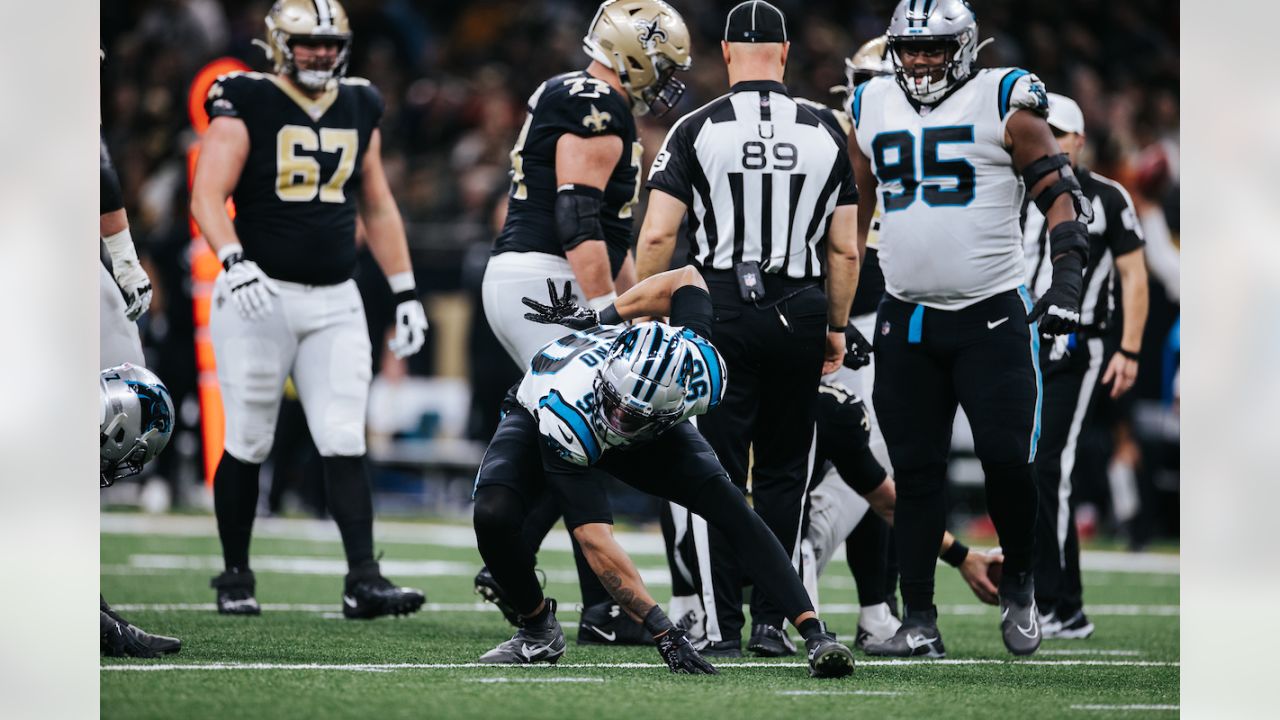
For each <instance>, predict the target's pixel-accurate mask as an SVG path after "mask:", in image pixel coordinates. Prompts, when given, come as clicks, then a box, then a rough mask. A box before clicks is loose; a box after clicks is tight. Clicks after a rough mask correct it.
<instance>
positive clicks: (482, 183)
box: [101, 0, 1179, 542]
mask: <svg viewBox="0 0 1280 720" xmlns="http://www.w3.org/2000/svg"><path fill="white" fill-rule="evenodd" d="M774 2H775V4H777V5H778V6H779V7H780V8H781V9H782V10H783V11H785V12H786V14H787V17H788V19H789V20H790V23H791V27H789V28H788V30H789V32H790V35H791V38H792V47H791V51H790V58H789V63H788V70H787V76H786V79H787V84H788V85H789V87H790V88H791V90H792V92H793V93H794V94H796V95H800V96H804V97H808V98H810V99H812V100H816V101H819V102H826V103H829V104H832V105H839V104H840V102H841V101H842V99H843V97H842V95H840V94H838V93H833V88H838V87H839V86H842V85H843V84H844V82H845V79H844V63H843V59H844V58H845V57H848V56H849V55H851V54H852V53H853V51H854V50H856V49H857V47H858V46H859V45H861V44H862V43H863V42H865V41H867V40H869V39H871V38H873V37H875V36H877V35H879V34H881V33H883V32H884V29H885V27H886V25H887V23H888V18H889V15H890V12H891V11H892V8H893V5H894V2H893V1H892V0H865V1H862V2H857V1H855V0H774ZM596 4H597V3H596V2H595V0H536V1H535V0H471V1H470V2H465V3H462V2H437V1H434V0H344V5H345V7H346V9H347V11H348V14H349V16H350V19H351V26H352V30H353V32H354V36H355V40H354V45H353V48H352V54H351V63H350V71H349V72H350V74H352V75H356V76H361V77H365V78H368V79H369V80H370V81H372V83H373V84H374V85H375V86H377V87H378V88H379V90H381V92H382V95H383V97H384V98H385V101H386V114H385V115H384V118H383V121H382V133H383V154H384V164H385V166H386V169H387V174H388V178H389V180H390V182H391V187H392V190H393V192H394V193H395V195H396V198H397V200H398V201H399V203H400V205H401V210H402V213H403V215H404V218H405V221H406V226H407V230H408V237H409V243H410V247H411V249H412V252H413V258H414V265H415V271H416V274H417V277H418V286H419V287H420V288H422V289H423V291H424V293H425V295H426V297H424V300H425V301H426V304H427V308H428V312H429V313H430V314H431V315H432V317H431V321H432V324H433V332H432V336H431V337H432V340H429V342H435V343H437V344H440V343H448V346H447V347H436V348H434V349H431V350H430V351H428V352H425V353H423V354H422V355H420V356H417V358H418V359H415V360H414V361H413V364H412V365H411V366H409V367H407V368H406V367H403V366H398V365H396V364H395V362H394V361H393V360H392V359H391V358H389V357H377V356H375V370H376V371H379V372H381V373H383V374H388V373H389V374H391V375H393V376H395V377H400V376H403V375H405V374H406V373H408V374H410V375H417V376H433V375H438V374H445V375H462V376H464V379H465V380H467V381H469V382H470V386H471V388H472V390H473V393H472V394H473V397H474V398H475V399H474V400H473V407H474V408H476V411H475V412H473V413H472V415H473V418H472V420H471V422H470V423H469V424H468V427H469V430H468V433H469V434H470V435H471V437H472V438H473V439H476V440H485V439H487V437H486V432H488V431H489V430H490V429H491V427H492V423H491V422H490V421H489V420H488V419H487V414H486V412H485V410H484V408H488V407H491V406H492V405H491V403H493V402H494V401H493V399H492V398H493V395H494V393H495V392H496V393H497V395H498V397H500V395H501V392H503V391H505V389H506V387H507V386H508V385H509V384H510V382H512V381H513V380H514V377H515V373H514V368H509V367H506V365H509V363H508V362H507V358H506V356H505V354H504V353H502V352H501V350H499V349H497V348H496V345H495V344H493V342H494V341H493V340H492V339H491V338H490V337H488V329H487V326H486V325H485V322H484V319H483V317H482V313H481V312H480V311H479V307H478V305H479V304H478V302H472V301H471V300H470V298H472V293H475V297H477V298H478V286H479V279H480V277H481V275H482V273H483V267H484V261H485V258H486V257H487V253H488V248H489V245H490V243H491V241H492V238H493V236H494V234H495V223H497V222H498V221H499V219H500V217H501V214H502V211H503V210H504V209H505V196H506V192H507V182H508V175H507V172H508V170H509V158H508V153H509V152H510V150H511V146H512V144H513V143H514V140H515V137H516V134H517V132H518V131H519V128H520V124H521V122H522V121H523V116H524V105H525V102H526V99H527V98H528V96H529V95H530V94H531V93H532V92H533V90H534V89H535V88H536V87H537V86H538V84H539V83H541V82H542V81H543V80H544V79H546V78H547V77H550V76H551V75H554V74H557V73H561V72H565V71H568V70H572V69H578V68H582V67H585V66H586V65H587V63H588V60H587V58H586V57H585V55H583V53H582V51H581V38H582V36H583V34H584V32H585V30H586V27H587V23H588V22H589V21H590V19H591V17H592V14H593V13H594V11H595V8H596ZM672 4H673V5H674V6H675V7H676V9H678V10H679V11H680V12H681V13H682V14H683V15H684V17H685V19H686V21H687V22H688V24H689V26H690V30H691V31H692V33H693V37H694V47H693V58H694V61H693V69H692V70H691V71H690V72H689V73H687V74H686V75H685V76H683V79H684V80H685V82H686V84H687V85H688V86H689V90H688V92H687V94H686V95H685V98H684V100H683V101H682V102H681V104H680V105H679V106H677V108H676V109H675V110H674V111H672V113H671V114H670V115H668V116H667V117H665V118H660V119H653V118H645V119H642V121H641V123H640V127H641V136H642V138H641V139H642V141H643V143H644V146H645V148H646V159H645V166H646V167H647V163H648V160H649V159H651V158H652V154H653V153H654V152H655V151H656V149H657V148H658V147H659V146H660V144H661V142H662V138H663V136H664V134H665V132H666V128H667V127H669V126H670V124H671V123H672V122H674V121H675V120H676V119H677V118H678V117H679V116H680V115H682V114H683V113H685V112H688V111H690V110H692V109H694V108H696V107H698V106H699V105H701V104H702V103H704V102H707V101H708V100H711V99H713V98H715V97H717V96H719V95H721V94H723V93H724V91H725V90H726V75H725V70H724V66H723V62H722V61H721V58H720V44H719V38H720V34H721V33H722V29H723V24H724V18H725V14H726V12H727V11H728V9H729V8H730V7H732V6H733V5H734V4H736V2H735V1H734V0H714V1H711V0H696V1H695V0H685V1H684V2H681V0H674V2H673V3H672ZM971 4H972V5H973V6H974V8H975V10H976V12H977V15H978V27H979V31H980V36H981V37H983V38H988V37H990V38H993V39H994V42H993V43H991V44H990V45H988V46H987V47H986V48H984V49H983V50H982V52H981V53H980V54H979V64H980V65H982V66H1018V67H1023V68H1027V69H1029V70H1031V71H1033V72H1035V73H1037V74H1038V75H1039V76H1040V77H1041V79H1043V80H1044V81H1045V84H1046V85H1047V87H1048V89H1049V90H1051V91H1054V92H1060V93H1063V94H1066V95H1069V96H1071V97H1073V98H1074V99H1075V100H1076V101H1077V102H1078V103H1079V104H1080V106H1081V108H1082V109H1083V111H1084V114H1085V119H1086V125H1087V133H1088V138H1089V150H1088V153H1087V156H1086V157H1087V158H1088V160H1087V162H1086V164H1087V165H1089V166H1090V167H1092V168H1093V169H1095V170H1096V171H1098V172H1100V173H1103V174H1105V175H1107V176H1110V177H1113V178H1115V179H1117V180H1119V181H1120V182H1122V183H1123V184H1124V185H1125V186H1126V187H1127V188H1128V189H1129V190H1130V193H1131V194H1132V195H1133V197H1134V201H1135V203H1136V205H1137V206H1138V210H1139V215H1140V217H1141V221H1142V224H1143V228H1144V230H1145V231H1146V236H1147V240H1148V244H1149V245H1148V263H1149V267H1150V270H1151V274H1152V282H1151V286H1152V302H1151V307H1152V310H1151V318H1150V320H1149V321H1148V329H1147V337H1146V338H1145V341H1144V358H1143V362H1142V372H1141V373H1140V376H1139V381H1138V382H1139V385H1138V387H1137V388H1136V390H1135V392H1134V393H1133V395H1135V399H1134V400H1133V401H1131V403H1130V404H1129V405H1126V406H1124V407H1122V408H1119V409H1118V410H1117V411H1116V412H1110V413H1106V412H1104V413H1102V414H1101V415H1100V417H1103V418H1104V419H1105V422H1104V423H1103V424H1102V426H1101V427H1100V428H1099V430H1098V432H1099V433H1100V434H1099V442H1100V443H1101V444H1102V447H1101V449H1100V450H1099V453H1100V455H1099V457H1100V460H1099V463H1100V467H1101V468H1102V471H1101V474H1100V475H1099V478H1100V479H1099V481H1098V482H1099V484H1100V488H1102V489H1100V490H1099V492H1098V493H1097V495H1098V499H1097V501H1096V502H1098V503H1100V504H1101V505H1102V509H1103V510H1105V511H1106V514H1107V516H1109V517H1114V516H1115V515H1116V514H1117V513H1116V512H1113V509H1112V508H1110V505H1111V504H1113V501H1110V500H1108V499H1107V498H1109V497H1110V496H1111V495H1113V493H1110V492H1105V485H1106V484H1107V482H1108V480H1107V478H1108V477H1109V475H1108V473H1109V472H1110V471H1108V470H1107V467H1108V464H1109V463H1110V464H1114V463H1113V462H1112V461H1113V460H1114V458H1115V457H1117V456H1118V455H1123V454H1124V453H1125V452H1126V450H1125V448H1126V447H1129V445H1127V444H1126V443H1129V444H1131V445H1133V448H1132V451H1131V452H1130V454H1131V455H1132V456H1133V457H1132V458H1131V461H1130V462H1129V465H1130V467H1131V469H1133V471H1134V472H1139V473H1140V472H1144V470H1143V467H1144V464H1143V463H1142V462H1140V458H1141V457H1143V455H1142V452H1141V450H1144V449H1145V450H1146V451H1147V452H1149V453H1150V452H1160V453H1166V454H1167V453H1168V452H1169V450H1168V448H1167V447H1164V449H1159V450H1153V449H1146V448H1141V449H1140V448H1138V447H1137V445H1138V444H1140V442H1139V441H1140V440H1141V438H1143V437H1147V438H1151V437H1161V436H1162V435H1161V433H1163V435H1168V434H1169V432H1168V430H1167V428H1168V426H1169V423H1170V417H1172V418H1173V423H1174V431H1173V450H1172V457H1173V458H1174V459H1173V460H1172V461H1170V462H1173V463H1175V465H1174V470H1175V472H1176V455H1177V452H1176V450H1177V439H1176V413H1175V409H1176V387H1177V385H1176V367H1177V365H1176V345H1175V344H1174V343H1176V337H1177V336H1176V321H1177V317H1178V294H1179V283H1178V144H1179V139H1178V133H1179V126H1178V113H1179V110H1178V107H1179V67H1178V62H1179V50H1178V43H1179V20H1178V13H1177V6H1176V4H1175V5H1170V4H1169V3H1166V2H1162V1H1161V0H1130V1H1128V2H1124V3H1111V2H1106V1H1105V0H1076V1H1075V2H1069V3H1064V2H1048V1H1042V0H973V1H972V2H971ZM269 7H270V3H269V2H267V1H265V0H103V2H102V3H101V17H102V21H101V22H102V47H103V49H104V50H105V52H106V59H105V61H104V63H103V65H102V70H101V72H102V85H101V87H102V125H103V131H104V134H105V137H106V140H107V143H108V146H109V148H110V150H111V152H112V155H113V157H114V159H115V162H116V164H117V166H118V168H119V172H120V176H121V181H122V183H123V186H124V193H125V201H126V207H127V208H128V211H129V216H130V220H131V222H132V226H133V236H134V238H135V240H136V242H137V244H138V248H139V252H140V254H141V255H143V256H144V259H145V262H146V263H147V265H148V267H149V270H150V271H151V276H152V278H153V280H154V281H155V283H156V285H157V297H156V301H155V303H154V305H153V306H152V310H151V312H150V314H149V316H147V317H144V324H143V333H144V343H145V344H146V346H147V351H148V359H149V362H150V363H151V365H152V367H153V369H155V370H156V371H157V373H158V374H160V376H161V377H163V378H164V379H165V380H166V382H167V383H169V385H170V387H171V388H175V394H176V395H180V396H185V397H186V400H185V402H183V401H180V405H181V407H180V415H181V416H182V417H181V420H182V421H183V423H184V424H185V425H186V426H187V427H188V428H193V427H195V425H196V424H197V423H198V418H199V413H198V405H197V404H196V402H195V399H194V395H193V394H191V393H188V392H184V391H185V390H187V389H190V388H194V386H195V378H196V371H195V354H194V343H193V333H194V328H193V323H192V319H191V318H192V312H191V304H190V282H189V280H188V278H189V274H190V266H189V252H190V240H191V238H190V228H189V224H188V217H187V210H186V207H187V166H186V150H187V148H188V146H190V144H191V143H193V142H195V141H196V140H197V138H196V136H195V134H194V132H193V131H192V130H191V129H190V122H189V119H188V115H187V112H188V111H187V95H188V87H189V84H190V82H191V80H192V78H193V76H194V75H195V73H196V72H197V71H198V70H199V69H200V68H201V67H202V66H203V65H204V64H206V63H207V62H209V61H210V60H212V59H214V58H217V57H221V56H232V57H236V58H239V59H240V60H242V61H244V62H245V63H247V64H248V65H249V66H250V67H251V68H253V69H255V70H264V71H265V70H270V68H269V67H268V63H267V62H266V61H265V58H264V55H263V53H262V51H261V50H260V49H258V48H257V47H255V46H254V45H253V44H252V40H253V39H255V38H261V37H262V36H263V32H264V29H263V28H264V26H263V18H264V16H265V15H266V13H267V10H268V9H269ZM642 197H643V196H642ZM642 217H643V215H642V214H638V215H637V218H642ZM635 227H636V230H637V231H638V230H639V227H640V221H639V220H637V222H636V226H635ZM366 260H367V259H366ZM362 269H363V272H362V276H361V277H360V278H359V280H360V282H361V286H362V290H363V292H364V293H365V295H366V306H367V308H368V311H369V317H370V324H371V328H370V331H371V334H373V335H374V336H375V342H374V347H375V348H379V347H381V346H382V345H383V343H382V337H383V334H384V332H385V328H386V326H387V325H389V323H390V321H391V312H392V309H391V306H390V297H389V294H388V292H387V290H386V288H385V283H384V282H382V280H381V276H380V275H379V274H378V273H377V270H376V268H375V267H374V266H373V265H372V263H371V262H367V261H366V262H365V263H363V264H362ZM432 296H439V297H441V298H454V299H456V300H457V302H440V303H433V302H432ZM459 308H461V309H462V311H461V313H460V315H461V316H462V318H461V319H460V320H458V322H459V323H460V324H461V325H462V326H463V327H464V328H465V332H461V333H447V332H445V333H441V332H437V331H436V328H439V327H442V326H446V327H447V326H448V325H449V323H450V320H451V318H449V317H443V316H438V315H439V314H450V313H458V309H459ZM376 352H377V351H376V350H375V353H376ZM495 388H496V389H495ZM1102 394H1104V393H1099V395H1102ZM1143 403H1149V405H1147V406H1144V405H1143ZM1135 406H1136V408H1137V409H1135ZM1142 407H1151V408H1154V411H1153V412H1150V413H1147V415H1150V418H1154V419H1148V420H1143V419H1142V418H1144V417H1147V415H1144V414H1143V411H1142V409H1141V408H1142ZM1171 413H1175V414H1173V415H1172V416H1171ZM494 421H496V418H495V419H494ZM1144 422H1149V423H1156V425H1157V427H1156V429H1154V430H1152V429H1150V428H1147V429H1146V430H1144V426H1143V423H1144ZM1161 428H1164V429H1163V430H1161ZM1126 433H1127V434H1126ZM184 437H188V439H187V440H186V441H183V440H179V447H178V452H171V453H169V456H170V457H171V458H173V459H171V460H170V461H169V464H170V466H171V467H169V468H167V469H166V468H162V469H161V472H162V473H166V475H167V476H169V477H188V478H192V477H194V474H195V473H196V470H194V469H192V468H187V469H184V468H181V467H172V466H173V465H174V464H176V463H183V462H194V460H184V459H183V458H188V459H191V458H195V457H198V452H197V451H196V449H195V448H194V447H191V446H190V445H191V444H193V443H198V433H194V432H190V433H187V434H186V435H185V436H184ZM1135 438H1137V439H1135ZM183 442H186V443H187V445H188V447H186V448H185V449H184V448H183V447H181V443H183ZM1162 447H1163V446H1162ZM1153 464H1154V463H1146V464H1145V465H1148V466H1149V465H1153ZM1165 464H1167V463H1165ZM1112 470H1114V468H1113V469H1112ZM1173 490H1174V491H1175V492H1176V484H1175V486H1174V488H1173ZM1084 495H1085V497H1086V498H1088V496H1089V493H1088V492H1086V493H1085V494H1084ZM1174 497H1175V498H1176V495H1174ZM1173 508H1174V511H1173V513H1172V519H1170V518H1163V517H1156V518H1151V519H1150V520H1149V522H1150V523H1151V524H1152V528H1151V529H1150V530H1149V531H1136V533H1135V534H1136V535H1137V536H1138V540H1137V541H1138V542H1140V541H1141V537H1142V535H1143V534H1144V532H1146V534H1147V535H1152V534H1167V533H1169V532H1176V525H1172V526H1171V523H1174V522H1176V516H1177V513H1176V500H1175V501H1174V505H1173Z"/></svg>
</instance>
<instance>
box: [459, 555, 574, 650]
mask: <svg viewBox="0 0 1280 720" xmlns="http://www.w3.org/2000/svg"><path fill="white" fill-rule="evenodd" d="M475 582H476V593H478V594H479V595H480V597H482V598H484V599H485V600H487V601H488V602H491V603H493V604H494V605H497V606H498V610H500V611H502V617H504V618H506V619H507V622H509V623H511V624H512V625H514V626H516V627H520V613H518V612H516V609H515V608H514V607H512V605H511V603H509V602H507V597H506V595H504V594H503V592H502V588H501V587H500V586H499V585H498V581H497V580H494V579H493V573H490V572H489V568H487V567H482V568H480V572H478V573H476V580H475ZM579 635H581V633H579Z"/></svg>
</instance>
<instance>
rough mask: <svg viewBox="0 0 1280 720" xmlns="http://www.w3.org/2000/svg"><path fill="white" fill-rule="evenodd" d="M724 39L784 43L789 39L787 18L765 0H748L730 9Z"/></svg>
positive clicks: (744, 41) (725, 24)
mask: <svg viewBox="0 0 1280 720" xmlns="http://www.w3.org/2000/svg"><path fill="white" fill-rule="evenodd" d="M724 41H725V42H731V43H782V42H786V41H787V18H786V16H785V15H783V14H782V11H781V10H779V9H778V8H776V7H774V6H773V5H770V4H769V3H767V2H765V1H764V0H747V2H744V3H740V4H738V5H737V6H735V7H734V8H733V9H732V10H730V11H729V17H728V18H727V19H726V20H725V23H724Z"/></svg>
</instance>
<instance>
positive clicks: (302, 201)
mask: <svg viewBox="0 0 1280 720" xmlns="http://www.w3.org/2000/svg"><path fill="white" fill-rule="evenodd" d="M205 109H206V110H207V111H208V112H209V117H210V118H217V117H224V116H225V117H232V118H237V119H239V120H241V121H243V122H244V124H245V129H246V130H248V133H249V155H248V157H246V158H245V163H244V169H243V170H241V172H240V181H239V182H238V183H237V184H236V188H235V191H234V192H233V194H232V199H233V200H235V205H236V218H235V226H236V235H238V236H239V238H240V243H241V245H243V246H244V252H245V257H246V258H247V259H249V260H252V261H254V262H256V263H258V265H259V266H260V267H261V268H262V270H263V272H265V273H266V274H267V275H268V276H270V277H273V278H275V279H277V280H285V281H288V282H296V283H302V284H304V285H336V284H337V283H341V282H344V281H346V280H348V279H349V278H350V277H351V275H352V271H353V270H354V269H355V263H356V242H355V239H356V199H357V195H358V194H359V190H360V181H361V173H360V169H361V167H362V163H363V161H364V154H365V151H366V150H367V149H368V147H369V140H370V138H371V137H372V135H373V131H374V129H375V128H377V127H378V122H379V121H380V120H381V118H382V110H383V103H382V97H381V96H380V95H379V94H378V91H377V90H376V89H375V88H374V87H373V86H372V85H370V84H369V81H368V80H363V79H361V78H342V79H341V80H340V81H334V82H331V83H330V86H329V88H328V89H327V90H326V91H325V92H324V93H323V94H321V95H320V96H319V97H318V98H310V97H308V96H306V95H304V94H303V93H302V92H301V91H300V90H298V89H297V88H296V87H294V86H293V85H291V84H290V83H289V82H288V81H287V80H285V79H283V78H280V77H278V76H276V75H270V74H264V73H232V74H230V75H225V76H223V77H220V78H218V81H217V82H216V83H214V84H213V86H212V87H211V88H209V95H208V97H207V98H206V100H205Z"/></svg>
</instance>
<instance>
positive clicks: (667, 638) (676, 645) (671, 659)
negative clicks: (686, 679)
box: [658, 627, 720, 675]
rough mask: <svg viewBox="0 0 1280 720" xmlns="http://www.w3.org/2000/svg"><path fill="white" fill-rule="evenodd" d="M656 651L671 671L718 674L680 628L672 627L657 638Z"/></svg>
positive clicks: (691, 673) (692, 673)
mask: <svg viewBox="0 0 1280 720" xmlns="http://www.w3.org/2000/svg"><path fill="white" fill-rule="evenodd" d="M658 652H659V653H660V654H661V655H662V659H663V660H666V661H667V667H669V668H671V672H673V673H688V674H690V675H719V674H720V671H719V670H716V669H715V667H713V666H712V665H711V663H709V662H707V661H706V660H704V659H703V658H702V656H701V655H699V654H698V651H697V650H695V649H694V648H693V643H691V642H689V635H688V634H687V633H686V632H685V631H684V630H681V629H680V628H676V627H673V628H671V629H670V630H668V631H667V632H666V634H665V635H663V636H662V637H660V638H658Z"/></svg>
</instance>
